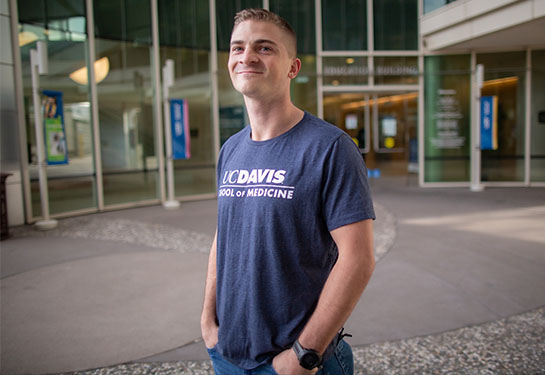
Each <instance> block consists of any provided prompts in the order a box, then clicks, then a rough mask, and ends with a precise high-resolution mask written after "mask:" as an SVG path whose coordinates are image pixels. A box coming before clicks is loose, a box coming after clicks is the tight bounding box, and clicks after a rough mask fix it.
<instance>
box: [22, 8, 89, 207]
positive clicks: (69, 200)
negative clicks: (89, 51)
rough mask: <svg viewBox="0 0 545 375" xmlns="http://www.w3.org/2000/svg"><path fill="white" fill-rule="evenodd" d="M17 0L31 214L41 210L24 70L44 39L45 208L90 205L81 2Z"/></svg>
mask: <svg viewBox="0 0 545 375" xmlns="http://www.w3.org/2000/svg"><path fill="white" fill-rule="evenodd" d="M17 4H18V11H19V48H20V50H19V51H20V54H21V60H22V63H23V86H24V96H25V99H24V100H25V116H26V124H27V142H28V144H27V149H26V152H27V154H28V160H29V165H28V171H29V174H30V186H31V205H32V215H33V216H34V217H39V216H41V215H42V213H41V205H40V202H41V201H40V189H39V182H38V157H37V148H36V136H35V131H34V129H35V127H34V123H35V122H34V108H33V101H32V80H31V70H30V50H32V49H35V48H36V42H37V41H39V40H41V41H45V42H46V44H47V53H48V56H47V60H48V65H49V69H48V74H46V75H41V76H40V87H39V90H40V92H41V96H40V100H41V101H42V105H41V106H42V108H40V111H42V113H43V116H44V117H45V119H44V121H47V120H49V119H53V122H47V123H48V124H51V123H52V124H53V125H54V126H53V127H51V126H50V125H48V126H44V129H45V134H44V136H45V138H46V149H47V155H48V160H49V161H50V162H51V163H50V165H48V166H47V177H48V181H47V185H48V191H49V208H50V213H51V214H58V213H64V212H69V211H80V210H84V211H85V210H94V209H96V206H97V198H96V177H95V166H94V152H93V142H94V140H93V137H92V125H91V111H90V108H91V104H90V98H89V87H88V85H87V84H86V82H85V83H84V82H82V79H85V80H86V79H87V70H86V69H87V68H86V67H87V57H86V48H87V32H86V28H85V26H86V24H85V23H86V18H85V2H84V1H83V0H77V1H72V2H70V4H67V3H66V2H59V1H55V2H53V1H52V2H48V3H47V6H45V2H39V3H36V2H32V1H29V0H19V1H18V2H17ZM42 91H45V92H42ZM46 93H49V94H46ZM53 93H54V94H53ZM59 119H60V120H59ZM56 121H58V124H57V125H55V124H56ZM56 157H60V159H62V162H59V161H58V160H57V159H56Z"/></svg>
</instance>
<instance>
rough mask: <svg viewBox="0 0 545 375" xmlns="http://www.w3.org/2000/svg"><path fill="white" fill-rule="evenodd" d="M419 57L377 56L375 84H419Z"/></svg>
mask: <svg viewBox="0 0 545 375" xmlns="http://www.w3.org/2000/svg"><path fill="white" fill-rule="evenodd" d="M418 73H419V72H418V58H417V57H375V84H377V85H417V84H418Z"/></svg>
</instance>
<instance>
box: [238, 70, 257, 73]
mask: <svg viewBox="0 0 545 375" xmlns="http://www.w3.org/2000/svg"><path fill="white" fill-rule="evenodd" d="M235 73H236V74H263V72H258V71H255V70H241V71H238V72H235Z"/></svg>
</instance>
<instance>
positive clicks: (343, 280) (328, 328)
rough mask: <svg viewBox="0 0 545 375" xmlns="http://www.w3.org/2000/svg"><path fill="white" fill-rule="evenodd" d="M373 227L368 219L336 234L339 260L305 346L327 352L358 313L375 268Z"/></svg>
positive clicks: (303, 339) (310, 324) (310, 323)
mask: <svg viewBox="0 0 545 375" xmlns="http://www.w3.org/2000/svg"><path fill="white" fill-rule="evenodd" d="M372 228H373V225H372V221H370V220H366V221H364V222H359V223H355V224H350V225H349V226H346V227H341V228H339V229H338V230H335V231H333V232H332V236H333V238H334V240H335V242H336V243H337V246H338V248H339V257H338V259H337V262H336V264H335V266H334V267H333V269H332V270H331V273H330V274H329V277H328V279H327V281H326V283H325V285H324V289H323V290H322V293H321V295H320V299H319V300H318V305H317V306H316V309H315V310H314V313H313V314H312V316H311V318H310V319H309V321H308V323H307V324H306V326H305V328H304V329H303V332H302V333H301V335H300V337H299V342H300V343H301V345H302V346H303V347H305V348H311V349H314V350H316V351H318V352H320V353H323V352H324V351H325V350H326V348H327V346H328V345H329V343H330V342H331V341H332V340H333V338H334V337H335V335H336V334H337V332H338V331H339V330H340V329H341V327H342V326H343V324H344V323H345V322H346V320H347V319H348V317H349V316H350V314H351V313H352V310H354V307H355V306H356V304H357V303H358V300H359V298H360V296H361V294H362V293H363V290H364V289H365V287H366V286H367V283H368V282H369V279H370V277H371V274H372V273H373V270H374V266H375V260H374V254H373V229H372Z"/></svg>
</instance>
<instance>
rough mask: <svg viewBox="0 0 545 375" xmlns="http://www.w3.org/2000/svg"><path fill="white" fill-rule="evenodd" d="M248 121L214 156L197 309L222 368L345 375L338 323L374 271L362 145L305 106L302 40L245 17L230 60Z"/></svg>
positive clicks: (251, 13)
mask: <svg viewBox="0 0 545 375" xmlns="http://www.w3.org/2000/svg"><path fill="white" fill-rule="evenodd" d="M228 68H229V73H230V76H231V80H232V82H233V85H234V87H235V89H236V90H238V91H239V92H240V93H241V94H242V95H243V96H244V101H245V104H246V108H247V111H248V116H249V119H250V126H249V127H246V128H245V129H243V130H242V131H240V132H239V133H237V134H235V135H234V136H232V137H231V138H230V139H229V140H228V141H227V142H226V143H225V145H224V146H223V148H222V150H221V153H220V157H219V161H218V228H217V233H216V238H215V239H214V243H213V245H212V249H211V252H210V260H209V264H208V274H207V281H206V290H205V300H204V307H203V312H202V317H201V328H202V335H203V339H204V343H205V345H206V347H207V348H208V350H209V354H210V357H211V359H212V362H213V366H214V369H215V371H216V373H217V374H219V375H224V374H275V373H277V374H281V375H284V374H288V375H297V374H311V373H315V372H316V371H318V370H319V371H320V372H319V373H320V374H324V375H326V374H327V375H329V374H347V373H351V372H352V371H353V358H352V352H351V349H350V347H349V346H348V344H347V343H346V342H345V341H344V340H342V334H339V333H338V332H339V330H340V329H341V327H342V326H343V324H344V323H345V321H346V320H347V319H348V316H349V315H350V313H351V312H352V310H353V308H354V307H355V305H356V303H357V301H358V299H359V297H360V295H361V293H362V292H363V290H364V288H365V286H366V285H367V282H368V281H369V278H370V276H371V273H372V272H373V269H374V256H373V226H372V223H373V221H372V220H373V219H374V211H373V205H372V201H371V197H370V195H369V188H368V184H367V180H366V169H365V166H364V163H363V159H362V157H361V155H360V153H359V150H358V149H357V147H356V146H355V144H354V143H353V142H352V140H351V139H350V137H349V136H348V135H347V134H346V133H344V132H342V131H341V130H340V129H338V128H337V127H335V126H333V125H330V124H328V123H326V122H325V121H323V120H320V119H318V118H316V117H314V116H312V115H310V114H309V113H306V112H303V111H302V110H300V109H299V108H297V107H296V106H295V105H294V104H293V103H292V102H291V99H290V82H291V80H292V79H293V78H295V77H296V76H297V74H298V73H299V70H300V68H301V61H300V60H299V59H298V58H297V57H296V37H295V33H294V32H293V30H292V29H291V27H290V26H289V25H288V24H287V22H286V21H285V20H283V19H282V18H280V17H279V16H277V15H275V14H274V13H271V12H269V11H266V10H263V9H247V10H243V11H241V12H239V13H237V15H236V17H235V25H234V29H233V32H232V35H231V47H230V54H229V63H228Z"/></svg>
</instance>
